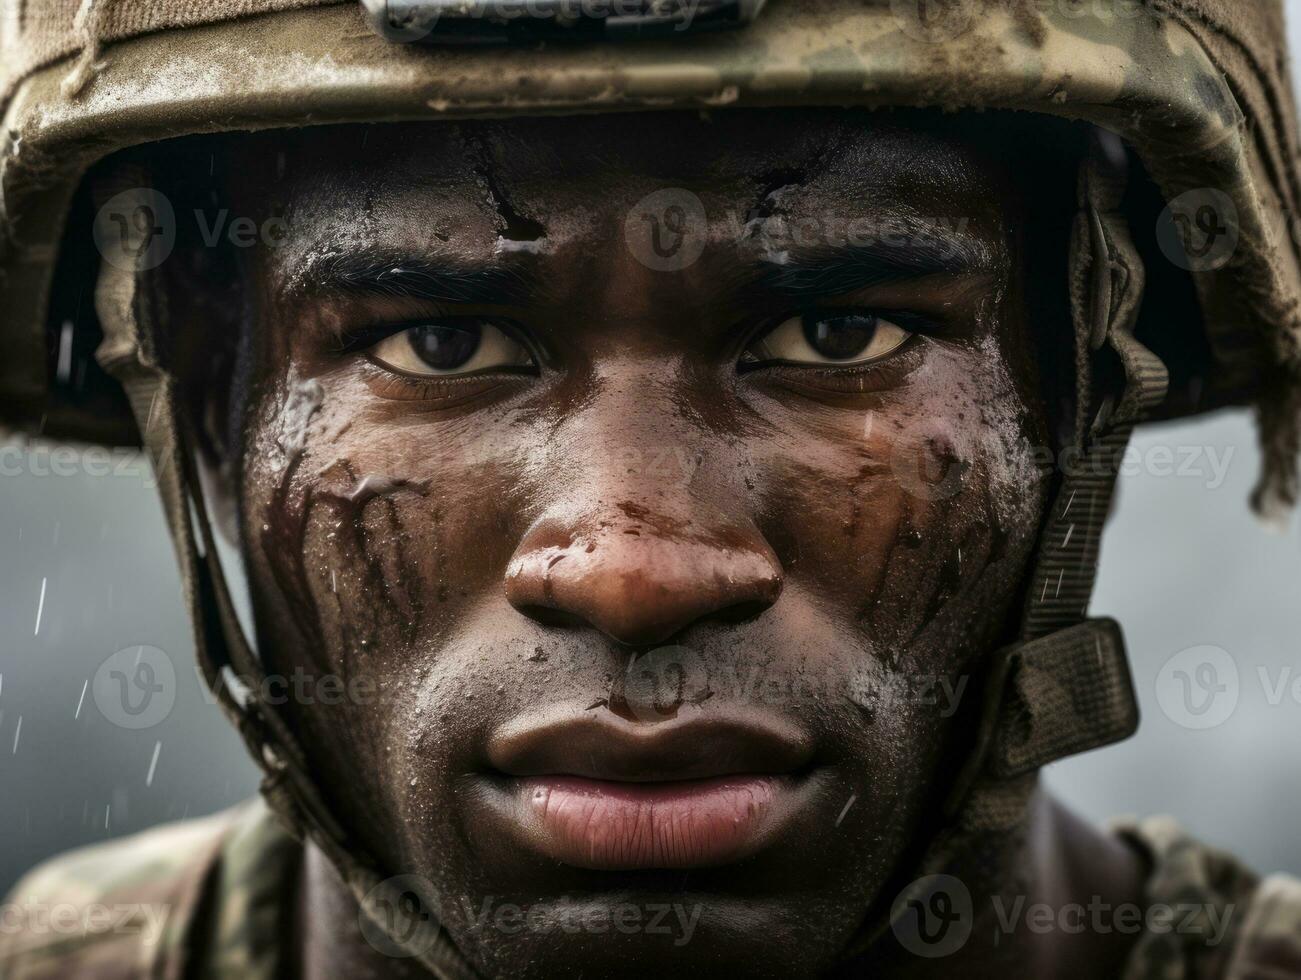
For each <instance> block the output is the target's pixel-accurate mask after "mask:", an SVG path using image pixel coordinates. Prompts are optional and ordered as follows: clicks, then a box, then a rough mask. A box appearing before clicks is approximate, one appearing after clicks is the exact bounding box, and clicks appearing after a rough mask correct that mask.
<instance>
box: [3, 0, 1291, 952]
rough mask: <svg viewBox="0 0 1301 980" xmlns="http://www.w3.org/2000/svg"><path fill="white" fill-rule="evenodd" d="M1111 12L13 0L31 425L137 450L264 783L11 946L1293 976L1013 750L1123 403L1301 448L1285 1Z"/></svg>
mask: <svg viewBox="0 0 1301 980" xmlns="http://www.w3.org/2000/svg"><path fill="white" fill-rule="evenodd" d="M1105 6H1106V9H1101V8H1097V9H1094V10H1093V11H1092V12H1088V11H1086V12H1085V14H1084V15H1083V16H1081V15H1080V12H1079V11H1078V10H1076V9H1075V7H1074V5H1073V4H1064V5H1058V4H1044V3H1030V2H1021V0H988V2H975V0H972V2H956V0H955V2H953V3H951V4H928V3H918V4H909V3H901V2H894V3H889V4H886V3H878V4H872V3H867V4H865V3H861V2H854V3H851V2H848V0H825V2H819V3H816V4H814V3H803V4H796V3H793V2H778V0H774V2H772V3H770V4H766V5H765V4H762V3H745V2H739V0H738V2H721V0H720V2H702V3H686V2H683V3H677V4H674V3H669V4H649V3H645V4H643V3H631V2H629V3H623V4H619V3H603V4H596V3H587V4H578V3H571V4H558V3H539V4H536V5H533V6H530V7H528V8H527V9H524V8H523V7H522V6H521V5H517V4H501V3H498V4H496V5H490V4H483V5H475V4H465V3H460V2H457V3H437V2H432V0H431V2H427V3H415V4H397V3H393V2H390V3H389V4H387V5H383V4H377V5H371V6H368V7H367V9H365V10H363V9H362V8H360V7H357V6H354V5H351V4H333V5H328V4H322V5H318V4H315V3H312V2H311V0H306V2H294V0H291V2H283V0H264V2H252V0H242V2H239V3H214V4H207V5H203V6H202V7H197V6H195V5H191V4H181V3H162V4H150V5H144V4H137V3H134V2H132V0H98V2H95V0H86V2H85V3H83V4H81V6H80V7H79V8H77V9H76V10H75V11H74V10H73V9H71V8H70V7H69V6H68V5H67V4H63V3H54V2H50V3H46V4H41V3H37V4H32V3H28V4H26V5H25V6H24V5H15V4H14V3H12V2H11V3H8V4H7V5H6V6H5V8H4V17H3V20H2V21H0V25H2V26H3V30H4V34H3V35H0V38H2V39H3V45H2V47H0V50H3V53H4V61H3V66H4V67H3V69H0V71H2V72H3V75H2V76H0V77H2V79H3V86H2V87H0V98H3V99H4V104H5V127H4V133H5V137H4V138H5V143H4V148H3V155H2V156H0V190H2V191H3V198H2V200H3V212H0V214H2V216H3V226H2V228H3V238H2V239H0V262H3V275H0V299H2V300H3V302H2V304H0V305H2V306H3V308H4V309H5V311H6V313H5V319H4V321H3V324H2V325H0V330H2V331H3V336H4V340H5V344H6V349H7V351H8V356H7V358H6V359H5V361H4V363H3V365H2V366H0V392H2V393H3V410H4V417H5V419H6V421H7V422H8V423H9V424H10V425H12V426H14V427H16V428H26V429H29V430H33V431H39V432H41V433H42V434H43V435H45V436H47V437H56V438H69V439H94V440H99V441H104V442H110V443H126V442H129V441H130V440H133V439H139V440H140V441H141V442H142V443H143V444H144V445H145V446H146V447H148V448H149V450H150V452H151V453H152V455H153V458H154V460H155V464H156V467H157V470H158V474H159V485H160V489H161V492H162V494H163V499H164V504H165V508H166V511H167V515H168V520H169V523H170V526H171V530H172V533H173V536H174V538H175V540H176V544H177V551H178V557H179V560H180V566H181V572H182V575H183V577H184V581H185V584H186V595H187V598H188V599H189V601H190V605H191V610H192V614H193V616H194V620H195V624H196V644H197V648H198V656H199V660H200V663H201V665H202V668H203V672H204V676H205V678H206V679H207V681H208V683H209V685H210V686H211V687H212V689H213V691H214V692H215V693H216V695H217V697H218V698H219V701H220V703H221V705H222V707H223V709H224V710H225V711H226V712H227V713H228V714H229V715H230V716H231V718H232V720H233V721H234V722H235V723H236V724H237V725H238V727H239V730H240V732H241V734H242V735H243V736H244V738H245V740H246V741H247V743H248V745H249V748H250V750H251V751H252V753H253V756H254V758H255V759H256V760H257V762H258V764H259V765H260V766H262V768H263V769H264V771H265V780H264V784H263V797H262V799H261V800H259V801H257V802H251V803H249V804H246V805H243V806H241V807H237V808H236V809H234V810H232V811H230V812H228V813H224V814H219V815H217V816H214V817H210V818H206V819H203V820H199V821H193V822H189V823H184V824H179V825H175V826H170V827H164V828H159V829H156V830H154V831H150V832H148V833H145V834H143V835H139V836H138V837H135V838H131V839H128V840H125V841H120V842H114V843H111V844H108V845H104V846H101V847H96V848H90V849H86V850H83V851H80V852H76V853H74V854H70V855H67V856H64V857H61V858H57V859H55V860H54V861H51V862H49V863H48V864H46V865H44V866H42V867H40V868H38V869H36V870H35V871H33V872H32V873H31V874H30V875H29V876H28V877H27V878H26V879H25V880H24V881H23V882H21V883H20V884H19V885H18V887H17V888H16V889H15V891H14V893H13V894H12V895H11V897H10V900H9V903H8V904H7V905H6V906H5V909H4V911H5V921H4V922H3V923H2V925H3V931H2V932H0V971H3V975H4V976H5V977H13V978H34V977H65V976H92V977H119V976H121V977H127V976H144V975H149V976H153V975H161V976H175V977H190V976H196V977H197V976H208V975H223V976H239V977H279V976H285V975H300V976H304V977H309V978H327V977H345V976H346V977H351V976H396V977H421V976H429V975H433V976H438V977H448V978H462V977H466V978H468V977H479V976H483V977H505V976H512V977H514V976H536V977H550V976H563V975H571V974H573V973H579V974H583V975H590V976H606V975H611V976H613V975H619V976H655V977H659V976H666V975H687V976H691V975H706V974H711V973H713V972H715V971H717V970H718V969H719V968H726V969H730V970H731V971H733V972H736V973H738V974H741V975H746V976H751V975H753V976H815V975H843V976H865V975H872V976H891V977H893V976H899V977H930V976H947V975H950V974H952V973H954V972H958V973H959V974H960V975H972V976H991V977H994V976H997V977H1002V976H1054V977H1056V976H1064V977H1114V976H1121V977H1126V978H1149V977H1152V978H1155V977H1179V978H1185V977H1186V978H1194V977H1217V978H1218V977H1231V978H1249V977H1263V976H1292V975H1301V938H1299V934H1298V926H1297V923H1298V922H1299V921H1301V885H1299V884H1298V883H1296V882H1294V881H1292V880H1291V879H1288V878H1285V877H1274V878H1269V879H1266V880H1264V881H1262V880H1260V879H1259V878H1258V877H1257V876H1256V875H1255V874H1253V873H1252V872H1251V871H1249V870H1247V869H1245V868H1243V867H1242V866H1240V865H1239V864H1238V863H1237V862H1235V861H1234V860H1232V859H1231V858H1229V857H1228V856H1226V855H1222V854H1220V853H1218V852H1215V851H1213V850H1210V849H1208V848H1206V847H1203V846H1201V845H1199V844H1197V843H1195V842H1193V841H1191V840H1189V839H1188V838H1186V837H1185V836H1184V835H1182V834H1181V833H1180V832H1179V831H1178V830H1177V828H1175V827H1173V826H1172V825H1170V824H1169V823H1167V822H1148V823H1144V824H1139V825H1133V826H1124V827H1120V828H1118V829H1117V830H1116V831H1114V832H1102V831H1099V830H1096V829H1094V828H1092V827H1089V826H1086V825H1085V824H1083V823H1082V822H1080V821H1079V820H1077V819H1075V818H1074V817H1072V816H1071V815H1070V814H1069V813H1067V812H1065V811H1064V810H1063V809H1062V808H1061V807H1060V806H1059V805H1057V804H1056V803H1055V802H1053V801H1052V800H1051V799H1050V798H1049V797H1048V796H1047V795H1046V794H1045V793H1044V792H1043V791H1042V790H1041V789H1040V788H1039V787H1038V784H1037V771H1038V770H1039V769H1040V768H1041V767H1042V766H1043V765H1045V764H1047V763H1048V762H1051V761H1054V760H1056V759H1058V758H1062V757H1063V756H1066V755H1069V754H1072V753H1075V752H1080V751H1084V750H1087V749H1090V748H1094V747H1097V746H1100V745H1105V744H1109V743H1111V742H1114V741H1116V740H1118V739H1121V738H1124V737H1126V736H1127V735H1129V734H1131V733H1132V731H1133V730H1134V727H1135V725H1136V724H1137V711H1136V707H1135V704H1134V698H1133V693H1132V690H1131V686H1130V679H1129V674H1128V669H1127V666H1126V661H1125V655H1124V649H1123V644H1122V642H1121V638H1120V634H1119V629H1118V627H1117V625H1116V624H1115V623H1113V622H1110V621H1106V620H1090V619H1088V618H1086V615H1087V605H1088V598H1089V593H1090V590H1091V587H1092V582H1093V577H1094V572H1095V569H1096V564H1097V549H1098V540H1099V535H1100V532H1101V526H1102V522H1103V520H1104V519H1105V516H1106V513H1107V510H1108V506H1109V501H1110V496H1111V490H1112V485H1113V482H1114V478H1115V474H1116V469H1117V466H1118V464H1119V460H1120V456H1121V453H1122V452H1123V450H1124V447H1125V445H1126V442H1127V440H1128V437H1129V434H1130V431H1131V430H1132V428H1133V427H1134V425H1135V424H1137V423H1139V422H1142V421H1148V420H1152V419H1157V418H1165V417H1173V416H1178V415H1186V414H1192V413H1195V412H1199V411H1204V410H1206V409H1209V408H1212V407H1217V406H1221V405H1229V404H1251V405H1256V406H1258V408H1259V416H1260V420H1261V426H1262V437H1263V439H1264V442H1265V446H1266V449H1267V453H1266V459H1267V467H1266V472H1265V473H1264V474H1263V476H1262V481H1261V488H1260V490H1259V492H1258V495H1257V500H1256V503H1257V506H1258V507H1259V508H1261V509H1262V510H1270V509H1272V508H1278V507H1284V506H1288V505H1290V504H1291V503H1292V502H1293V500H1294V498H1295V494H1296V465H1295V456H1296V448H1297V430H1296V421H1297V411H1296V409H1297V405H1296V401H1297V396H1296V392H1297V390H1298V387H1297V355H1296V349H1295V343H1296V339H1297V337H1298V330H1299V328H1301V324H1299V323H1298V313H1297V309H1298V307H1297V300H1298V298H1301V282H1299V281H1298V275H1297V273H1298V266H1297V253H1296V250H1295V248H1294V245H1293V244H1292V243H1291V242H1290V240H1289V239H1288V237H1287V236H1286V234H1284V233H1282V230H1281V223H1282V219H1284V218H1285V217H1286V216H1288V215H1291V214H1294V213H1295V207H1296V204H1297V200H1296V198H1297V196H1298V194H1301V184H1299V183H1298V179H1297V176H1298V175H1297V168H1296V156H1295V145H1296V138H1295V135H1296V134H1295V131H1294V119H1293V116H1294V113H1293V108H1292V102H1291V96H1290V90H1289V86H1288V79H1287V77H1286V73H1285V71H1284V69H1283V67H1281V66H1282V65H1284V63H1285V57H1284V53H1283V51H1282V50H1281V48H1280V46H1279V45H1280V38H1281V37H1282V36H1283V30H1282V13H1281V9H1280V8H1279V6H1278V4H1276V3H1266V2H1261V3H1257V4H1253V5H1251V6H1250V7H1248V6H1246V5H1241V4H1232V3H1229V2H1228V0H1219V2H1216V0H1147V2H1143V3H1137V2H1135V3H1117V4H1116V5H1114V6H1110V5H1105ZM1067 8H1070V9H1067ZM941 108H942V109H949V110H955V109H960V110H964V111H960V112H954V113H949V114H945V113H943V112H940V111H937V110H939V109H941ZM885 109H892V110H893V111H882V110H885ZM652 110H653V111H652ZM974 110H984V111H983V112H979V113H978V112H976V111H974ZM253 130H270V132H250V131H253ZM1009 147H1011V148H1014V149H1015V152H1014V153H1012V152H1009ZM218 208H221V209H225V210H226V211H227V212H228V213H229V214H232V215H236V216H238V217H239V218H240V219H246V220H244V223H243V224H241V225H240V230H239V231H236V226H235V225H234V224H232V225H231V226H230V233H229V234H221V235H217V236H215V237H214V236H213V235H212V228H213V226H212V224H211V223H210V222H209V221H207V220H202V221H200V220H195V221H191V220H190V218H189V216H191V215H195V216H196V218H197V217H200V216H202V215H203V214H204V209H212V210H216V209H218ZM92 243H93V245H92ZM88 276H89V277H93V279H92V280H91V281H93V283H94V287H93V288H94V303H93V310H87V311H86V312H85V313H84V314H83V315H82V316H80V317H77V316H75V315H73V319H72V328H71V330H70V331H68V330H64V329H63V328H62V327H61V324H62V322H63V320H64V319H65V318H66V317H67V316H69V315H70V314H68V313H67V307H68V305H69V304H68V301H67V299H66V297H67V296H68V295H69V293H70V292H75V289H76V287H77V282H78V280H79V278H80V279H81V280H82V281H84V280H85V277H88ZM51 352H53V353H51ZM74 365H75V369H74V368H73V366H74ZM74 378H80V379H81V380H80V382H79V383H74V382H73V380H72V379H74ZM219 534H220V535H224V536H225V537H226V538H227V539H228V540H229V541H230V542H231V543H232V544H233V545H235V546H236V547H237V549H238V552H239V555H240V557H241V559H242V562H243V565H244V572H245V574H246V576H247V580H248V583H249V591H250V594H251V597H252V607H253V622H252V623H251V624H246V623H244V622H242V621H241V618H240V616H239V614H238V613H237V612H236V610H235V603H234V602H233V601H232V597H231V592H230V589H229V588H228V585H227V575H226V570H225V569H223V566H222V560H221V556H220V553H219V551H218V549H217V535H219ZM290 678H292V679H293V683H292V684H291V683H290ZM304 678H306V679H307V683H306V684H305V685H304V684H303V683H301V682H302V680H303V679H304ZM68 906H70V907H72V908H73V909H74V910H75V912H76V914H75V916H74V918H75V919H76V920H77V922H78V923H79V925H78V927H77V928H74V929H55V928H52V926H51V924H50V911H49V910H51V909H52V908H55V907H68ZM98 908H108V909H113V908H132V909H138V910H139V915H138V916H137V918H136V920H133V921H129V922H123V921H120V920H117V919H113V918H112V917H111V916H109V917H101V916H92V915H91V914H89V912H88V910H91V909H98ZM1025 908H1034V909H1036V910H1045V911H1046V918H1043V920H1042V922H1040V923H1039V924H1036V923H1035V922H1032V921H1030V918H1029V917H1028V916H1024V915H1023V914H1022V912H1021V911H1019V910H1021V909H1025ZM151 911H155V912H160V915H159V916H158V917H157V918H155V917H154V916H153V915H151V914H149V913H150V912H151ZM1036 914H1038V913H1036ZM92 919H94V921H93V922H92ZM1044 922H1046V923H1047V925H1043V923H1044Z"/></svg>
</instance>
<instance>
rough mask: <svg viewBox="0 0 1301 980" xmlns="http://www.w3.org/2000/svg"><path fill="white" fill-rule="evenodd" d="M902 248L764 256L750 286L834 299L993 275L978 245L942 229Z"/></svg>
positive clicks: (875, 245)
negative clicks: (922, 281)
mask: <svg viewBox="0 0 1301 980" xmlns="http://www.w3.org/2000/svg"><path fill="white" fill-rule="evenodd" d="M907 237H908V240H907V241H906V242H904V243H902V244H892V243H887V242H883V241H871V242H866V243H864V244H862V245H850V244H845V245H819V246H815V247H813V248H811V249H810V248H804V249H792V250H791V251H789V252H775V253H769V254H767V255H765V256H764V257H763V258H761V259H760V261H759V272H758V275H757V277H756V280H755V282H754V285H756V286H758V287H760V288H763V289H767V290H769V291H771V292H775V293H781V294H783V295H786V296H790V297H793V298H813V297H818V296H839V295H841V294H844V293H852V292H855V291H857V290H860V289H869V288H872V287H874V286H886V285H892V284H896V283H904V282H911V281H913V280H917V279H925V278H927V277H929V276H939V275H945V276H974V275H987V274H991V273H994V272H996V271H997V270H998V268H999V262H998V260H997V258H996V256H995V254H994V253H993V250H991V249H990V247H989V246H988V245H987V244H986V243H985V242H983V241H981V240H979V239H975V238H971V237H970V236H967V235H962V234H953V233H951V232H949V231H947V230H941V229H932V230H923V231H916V232H912V233H911V234H908V236H907Z"/></svg>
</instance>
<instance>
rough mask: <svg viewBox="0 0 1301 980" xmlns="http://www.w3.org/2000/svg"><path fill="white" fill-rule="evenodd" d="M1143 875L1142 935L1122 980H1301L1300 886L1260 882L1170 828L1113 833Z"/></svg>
mask: <svg viewBox="0 0 1301 980" xmlns="http://www.w3.org/2000/svg"><path fill="white" fill-rule="evenodd" d="M1115 829H1116V831H1117V832H1118V833H1119V835H1120V836H1121V838H1122V839H1124V840H1126V841H1127V842H1129V843H1130V844H1131V845H1132V846H1134V847H1136V848H1137V849H1138V850H1140V851H1141V852H1143V854H1144V856H1145V857H1146V859H1147V862H1148V865H1149V868H1150V871H1149V876H1148V881H1147V887H1146V894H1145V898H1146V901H1147V906H1148V907H1147V909H1146V910H1145V915H1144V920H1143V933H1142V935H1141V936H1140V937H1139V941H1138V943H1137V944H1136V946H1135V948H1134V953H1133V955H1132V957H1131V959H1130V962H1129V969H1128V970H1127V971H1126V973H1125V980H1258V978H1261V977H1271V978H1274V977H1278V978H1282V977H1301V879H1297V878H1294V877H1292V876H1290V875H1283V874H1279V875H1271V876H1269V877H1267V878H1265V879H1263V880H1262V879H1261V878H1260V877H1259V876H1258V875H1256V874H1255V872H1253V871H1251V870H1250V869H1249V868H1247V866H1246V865H1245V864H1243V863H1242V862H1241V861H1239V860H1238V859H1236V858H1235V857H1233V856H1232V855H1230V854H1228V853H1227V852H1225V851H1222V850H1220V849H1218V848H1214V847H1210V846H1208V845H1206V844H1203V843H1201V842H1200V841H1198V840H1197V839H1195V838H1194V837H1192V836H1190V835H1189V834H1188V833H1186V832H1185V831H1184V830H1182V829H1181V828H1180V827H1179V825H1178V824H1176V823H1175V822H1174V821H1173V820H1170V819H1169V818H1165V817H1156V818H1151V819H1148V820H1144V821H1141V822H1123V823H1118V824H1117V825H1116V827H1115Z"/></svg>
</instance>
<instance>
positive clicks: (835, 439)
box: [773, 350, 1045, 670]
mask: <svg viewBox="0 0 1301 980" xmlns="http://www.w3.org/2000/svg"><path fill="white" fill-rule="evenodd" d="M801 435H802V437H803V438H801V439H799V440H798V441H795V442H792V443H791V444H790V446H788V447H787V450H791V452H789V453H788V454H787V455H786V457H785V458H786V459H787V460H791V459H795V460H798V462H786V463H783V464H782V466H781V473H782V476H781V478H780V480H779V481H777V482H778V485H784V486H787V487H791V488H795V489H794V491H793V492H790V493H788V494H787V495H786V496H788V497H789V499H782V498H779V499H778V501H777V503H776V505H775V506H774V507H773V513H774V514H775V515H786V517H785V518H782V520H783V521H784V523H785V524H786V528H787V530H786V531H785V532H784V534H783V537H785V538H786V539H787V545H786V549H785V550H786V551H787V552H789V556H788V555H785V554H784V555H783V561H784V562H788V563H789V559H790V558H794V568H793V569H792V570H791V574H792V576H793V577H796V578H800V579H803V580H804V581H805V582H806V583H807V584H808V585H809V586H810V587H811V591H812V593H813V594H814V595H815V596H817V597H818V598H819V599H820V601H821V602H822V603H823V604H824V606H831V607H833V612H834V614H835V616H836V618H837V619H838V620H839V621H841V622H845V621H846V620H847V621H849V622H850V623H852V624H853V626H854V627H855V628H857V629H858V630H859V631H860V634H861V638H862V642H863V643H864V644H865V645H866V646H867V648H868V649H869V650H870V651H871V652H872V654H873V660H875V661H877V662H879V663H881V664H882V665H884V666H886V667H887V668H895V667H898V666H900V665H902V664H904V663H906V662H907V661H908V660H909V659H910V658H911V659H912V660H914V661H915V662H917V664H918V666H924V667H925V668H927V669H930V670H937V669H940V670H943V669H956V668H957V667H959V666H960V665H961V663H962V662H964V661H965V659H966V658H967V657H968V656H970V655H971V654H973V653H977V652H983V651H984V650H986V649H987V648H988V646H989V644H991V643H993V642H997V640H998V637H997V636H996V635H995V634H997V633H998V632H999V631H1000V630H1001V628H1002V626H1003V621H1004V617H1005V616H1006V614H1007V610H1008V607H1009V604H1010V603H1011V601H1012V600H1013V599H1014V597H1015V595H1016V591H1017V586H1018V584H1019V581H1020V577H1021V574H1022V573H1023V571H1024V566H1025V563H1026V561H1027V559H1028V557H1029V554H1030V549H1031V548H1032V546H1033V543H1034V540H1035V537H1036V534H1037V530H1038V525H1039V519H1040V516H1041V514H1042V512H1043V508H1044V506H1045V497H1044V495H1045V478H1044V476H1043V475H1042V474H1041V473H1040V472H1039V471H1038V470H1037V468H1036V467H1035V450H1034V447H1035V446H1036V445H1037V444H1038V443H1039V442H1040V441H1041V439H1042V433H1041V431H1040V427H1039V425H1038V424H1037V422H1036V420H1035V418H1034V416H1033V415H1032V414H1031V413H1030V411H1029V410H1028V408H1027V406H1026V400H1025V398H1024V397H1023V396H1022V395H1021V393H1020V392H1019V391H1018V390H1017V388H1016V386H1015V385H1014V384H1013V383H1012V380H1011V378H1010V376H1009V374H1008V372H1007V371H1006V370H1005V369H1004V368H1003V363H1002V361H1001V360H1000V359H999V358H998V356H997V354H996V352H982V354H981V355H979V356H977V355H974V354H965V353H958V352H953V351H948V350H939V351H937V352H936V353H935V354H934V355H933V356H932V357H930V358H929V359H928V361H927V364H926V365H925V366H924V367H923V368H921V369H920V370H919V371H918V372H916V374H915V375H914V376H913V377H911V378H910V379H909V382H908V385H907V387H906V388H903V389H900V390H898V391H896V392H891V393H889V394H888V395H887V396H884V397H883V398H882V400H881V402H880V403H879V404H878V405H877V406H876V407H874V408H872V409H871V410H869V411H865V412H863V413H854V412H840V411H838V412H835V413H833V414H830V415H827V416H824V417H823V419H822V421H821V424H820V425H819V427H818V431H817V432H816V433H813V434H811V433H809V432H808V431H807V429H806V430H805V431H804V432H802V433H801ZM810 435H812V436H813V437H812V438H810ZM797 445H798V447H799V449H798V454H796V453H794V452H793V450H794V449H795V447H796V446H797ZM810 446H814V447H816V448H815V449H813V450H810ZM791 516H794V517H795V518H796V519H797V521H798V523H797V524H795V525H793V526H792V525H791V524H790V520H789V518H790V517H791Z"/></svg>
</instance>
